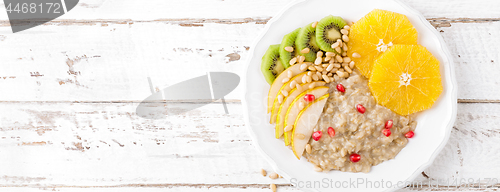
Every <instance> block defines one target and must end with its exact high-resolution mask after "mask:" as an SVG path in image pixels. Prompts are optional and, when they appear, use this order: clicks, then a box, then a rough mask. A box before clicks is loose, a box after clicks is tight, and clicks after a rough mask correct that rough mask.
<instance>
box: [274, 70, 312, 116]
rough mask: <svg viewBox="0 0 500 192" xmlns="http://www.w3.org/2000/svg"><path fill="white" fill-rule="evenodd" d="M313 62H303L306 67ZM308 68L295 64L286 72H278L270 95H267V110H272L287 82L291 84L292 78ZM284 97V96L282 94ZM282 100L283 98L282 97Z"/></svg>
mask: <svg viewBox="0 0 500 192" xmlns="http://www.w3.org/2000/svg"><path fill="white" fill-rule="evenodd" d="M310 64H311V63H302V65H305V67H308V66H309V65H310ZM305 70H306V69H305V68H304V67H302V66H301V65H293V66H291V67H289V68H288V69H286V71H285V73H281V74H278V77H276V78H275V81H274V82H273V83H272V84H271V88H270V89H269V93H268V97H267V112H268V113H269V112H271V110H272V108H273V104H274V100H275V99H277V97H278V95H279V94H281V93H280V90H281V88H282V87H283V85H285V84H286V83H287V84H289V83H291V82H289V81H290V78H292V77H294V76H296V75H298V74H300V73H302V72H304V71H305ZM281 97H283V96H281ZM280 100H281V99H280Z"/></svg>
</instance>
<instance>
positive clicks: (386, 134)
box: [382, 129, 391, 137]
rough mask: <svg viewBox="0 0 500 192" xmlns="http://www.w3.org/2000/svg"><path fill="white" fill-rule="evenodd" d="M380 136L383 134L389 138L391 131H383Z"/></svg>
mask: <svg viewBox="0 0 500 192" xmlns="http://www.w3.org/2000/svg"><path fill="white" fill-rule="evenodd" d="M382 134H384V135H385V136H386V137H389V136H391V130H390V129H383V130H382Z"/></svg>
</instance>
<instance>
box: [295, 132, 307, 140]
mask: <svg viewBox="0 0 500 192" xmlns="http://www.w3.org/2000/svg"><path fill="white" fill-rule="evenodd" d="M295 137H297V139H300V140H302V139H305V138H306V136H305V135H304V134H302V133H297V134H295Z"/></svg>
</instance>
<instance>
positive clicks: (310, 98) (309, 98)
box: [304, 94, 315, 102]
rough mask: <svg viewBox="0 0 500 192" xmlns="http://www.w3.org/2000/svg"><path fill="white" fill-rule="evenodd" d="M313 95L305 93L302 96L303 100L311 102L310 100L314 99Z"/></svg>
mask: <svg viewBox="0 0 500 192" xmlns="http://www.w3.org/2000/svg"><path fill="white" fill-rule="evenodd" d="M314 99H315V98H314V95H313V94H306V95H305V96H304V100H305V101H307V102H311V101H314Z"/></svg>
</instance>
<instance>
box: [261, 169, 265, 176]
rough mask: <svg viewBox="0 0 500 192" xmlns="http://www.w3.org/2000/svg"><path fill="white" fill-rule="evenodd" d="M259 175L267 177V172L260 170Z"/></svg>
mask: <svg viewBox="0 0 500 192" xmlns="http://www.w3.org/2000/svg"><path fill="white" fill-rule="evenodd" d="M260 174H262V176H264V177H265V176H266V175H267V172H266V170H264V169H260Z"/></svg>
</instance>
